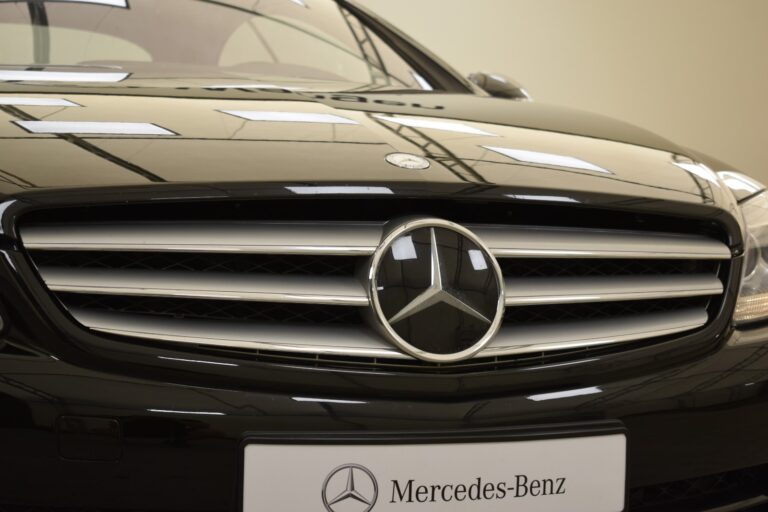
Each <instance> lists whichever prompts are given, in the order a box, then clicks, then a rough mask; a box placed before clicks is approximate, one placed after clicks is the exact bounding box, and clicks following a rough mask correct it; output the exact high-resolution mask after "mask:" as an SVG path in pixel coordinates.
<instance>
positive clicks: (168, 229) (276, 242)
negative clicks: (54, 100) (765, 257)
mask: <svg viewBox="0 0 768 512" xmlns="http://www.w3.org/2000/svg"><path fill="white" fill-rule="evenodd" d="M468 229H470V230H471V231H473V232H474V233H476V234H477V235H478V236H479V237H480V238H481V239H482V240H483V242H484V243H485V244H486V245H487V246H488V247H489V248H490V249H491V252H492V253H493V254H494V255H495V256H496V257H500V258H528V257H540V258H624V259H630V258H640V259H713V260H725V259H729V258H730V257H731V252H730V250H729V249H728V247H727V246H726V245H725V244H723V243H721V242H718V241H717V240H713V239H709V238H706V237H703V236H697V235H682V234H665V233H650V232H649V233H645V232H640V231H619V230H615V231H614V230H594V229H582V228H568V229H566V228H549V227H533V226H527V227H526V226H493V225H477V226H468ZM383 236H384V224H383V223H375V222H368V223H366V222H146V223H130V224H128V223H103V224H98V223H97V224H66V225H61V226H57V225H51V224H46V225H37V226H27V227H25V228H24V229H23V231H22V239H23V242H24V245H25V246H26V247H27V248H28V249H36V250H68V251H88V250H94V251H145V252H182V251H183V252H212V253H220V252H243V253H251V254H325V255H371V254H373V253H374V251H375V250H376V248H377V247H378V246H379V244H380V242H381V240H382V238H383Z"/></svg>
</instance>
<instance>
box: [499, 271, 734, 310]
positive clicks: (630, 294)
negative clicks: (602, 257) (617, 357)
mask: <svg viewBox="0 0 768 512" xmlns="http://www.w3.org/2000/svg"><path fill="white" fill-rule="evenodd" d="M722 293H723V283H721V282H720V280H719V279H718V278H717V276H714V275H706V274H702V275H682V276H643V277H639V276H621V277H586V278H582V277H562V278H558V277H549V278H546V277H545V278H541V277H529V278H518V279H516V278H507V279H506V303H507V306H533V305H540V304H576V303H583V302H612V301H630V300H631V301H634V300H651V299H670V298H678V297H701V296H708V295H720V294H722Z"/></svg>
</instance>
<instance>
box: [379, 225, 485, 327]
mask: <svg viewBox="0 0 768 512" xmlns="http://www.w3.org/2000/svg"><path fill="white" fill-rule="evenodd" d="M429 231H430V260H431V267H432V276H431V277H432V284H431V286H430V287H429V288H427V289H426V290H424V291H423V292H422V293H421V294H420V295H419V296H418V297H416V298H415V299H413V300H412V301H411V302H410V303H409V304H408V305H407V306H405V307H404V308H403V309H401V310H400V311H399V312H397V313H396V314H395V315H394V316H393V317H392V318H390V319H389V323H390V325H394V324H396V323H398V322H401V321H403V320H405V319H406V318H409V317H411V316H413V315H415V314H416V313H419V312H421V311H424V310H425V309H428V308H431V307H432V306H435V305H437V304H441V303H444V304H448V305H449V306H451V307H454V308H456V309H458V310H459V311H463V312H464V313H466V314H468V315H471V316H474V317H475V318H478V319H480V320H482V321H483V322H486V323H489V324H490V323H491V320H490V319H489V318H488V317H486V316H485V315H484V314H482V313H481V312H479V311H478V310H476V309H475V308H473V307H472V306H470V305H469V304H467V303H466V302H465V301H464V300H462V299H461V297H459V295H458V294H457V293H456V292H454V291H452V290H451V289H450V288H448V287H446V285H445V280H444V277H443V269H442V266H441V265H440V251H439V250H438V246H437V236H436V235H435V228H431V229H430V230H429Z"/></svg>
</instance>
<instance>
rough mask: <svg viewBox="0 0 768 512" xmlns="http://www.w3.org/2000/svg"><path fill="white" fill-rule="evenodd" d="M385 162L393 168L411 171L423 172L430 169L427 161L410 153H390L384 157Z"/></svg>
mask: <svg viewBox="0 0 768 512" xmlns="http://www.w3.org/2000/svg"><path fill="white" fill-rule="evenodd" d="M386 160H387V162H389V163H390V164H392V165H394V166H395V167H400V168H401V169H410V170H412V171H423V170H425V169H429V167H430V163H429V160H427V159H426V158H424V157H423V156H419V155H412V154H410V153H390V154H388V155H387V156H386Z"/></svg>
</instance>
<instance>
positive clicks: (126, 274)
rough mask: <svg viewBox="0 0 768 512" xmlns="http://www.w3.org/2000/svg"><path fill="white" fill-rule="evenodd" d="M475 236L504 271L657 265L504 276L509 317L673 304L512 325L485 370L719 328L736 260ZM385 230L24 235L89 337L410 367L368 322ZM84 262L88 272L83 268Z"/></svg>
mask: <svg viewBox="0 0 768 512" xmlns="http://www.w3.org/2000/svg"><path fill="white" fill-rule="evenodd" d="M465 227H466V228H467V229H469V230H470V231H472V232H473V233H475V234H476V235H477V236H478V237H479V238H480V239H481V240H482V241H483V242H484V243H485V244H486V245H487V246H488V247H489V249H490V251H491V252H492V254H493V255H494V256H495V257H496V258H497V259H498V260H499V261H500V263H502V267H503V268H504V267H505V265H503V263H504V262H505V261H511V260H518V261H520V262H523V261H530V260H536V261H547V262H550V263H551V265H552V266H553V268H557V267H558V265H560V264H561V263H562V264H563V265H566V264H568V263H569V262H573V261H579V262H583V263H584V265H587V266H589V265H590V262H593V263H594V265H603V264H605V262H611V263H612V264H617V262H618V264H619V266H620V264H621V262H635V263H637V262H646V263H647V268H648V270H647V271H644V272H643V273H642V275H631V274H619V275H604V276H603V275H599V272H589V273H585V274H584V275H581V274H579V273H578V272H568V273H566V274H565V275H556V274H557V273H556V272H555V273H552V274H550V275H547V274H546V272H539V273H538V274H534V275H517V274H515V273H512V274H511V275H510V274H509V273H508V274H507V275H505V283H506V296H505V303H506V305H507V309H508V311H510V310H511V309H513V308H533V307H547V306H553V307H558V308H566V309H567V308H571V307H576V305H582V306H584V305H586V307H589V308H592V309H594V310H595V311H600V308H603V307H604V306H605V305H608V304H611V303H616V304H624V303H627V304H634V303H643V302H644V301H649V302H650V301H656V302H659V303H663V304H665V305H667V304H668V305H669V306H670V307H669V308H666V307H665V308H659V310H658V311H651V312H642V313H638V314H634V313H632V312H631V311H632V308H625V309H627V311H629V312H630V313H628V314H622V315H618V316H610V315H600V314H596V315H592V314H589V315H582V316H578V315H576V317H574V318H572V319H571V318H568V319H560V320H558V321H555V322H552V321H538V322H515V321H512V320H509V319H505V322H504V323H503V325H502V327H501V329H500V330H499V332H498V334H497V335H496V336H495V337H494V339H493V340H492V341H491V342H490V343H489V344H488V345H487V346H486V347H485V348H484V349H483V350H482V351H481V352H480V353H478V354H477V355H475V356H474V359H476V360H488V359H492V358H493V359H498V358H502V357H513V356H519V355H523V354H534V353H548V352H557V351H564V350H574V349H581V348H591V347H604V346H611V345H617V346H619V345H621V344H625V343H628V342H632V341H640V340H650V339H657V338H662V337H665V336H670V335H677V334H683V333H688V332H693V331H695V330H697V329H700V328H702V327H704V326H705V325H707V324H708V322H709V321H711V320H712V318H711V314H710V311H711V310H712V308H710V307H708V306H710V305H711V303H712V301H719V300H721V299H720V297H721V296H722V294H723V291H724V287H725V283H723V281H722V279H723V278H722V277H721V275H724V274H723V273H721V272H719V269H720V266H721V264H722V263H723V262H725V261H727V260H729V259H730V258H731V253H730V250H729V249H728V247H727V246H726V245H725V244H723V243H722V242H720V241H718V240H715V239H711V238H708V237H705V236H700V235H683V234H671V233H658V232H643V231H625V230H610V229H586V228H553V227H535V226H508V225H487V224H483V225H466V226H465ZM386 230H387V226H386V224H385V223H383V222H336V221H324V222H293V221H292V222H274V221H272V222H243V221H239V222H235V221H218V222H197V221H195V222H183V221H180V222H175V221H174V222H170V221H163V222H105V223H66V224H55V223H50V224H33V225H28V226H23V227H22V229H21V231H20V232H21V237H22V242H23V244H24V246H25V248H26V249H27V250H28V251H29V253H30V255H31V257H32V260H33V261H34V263H35V264H36V266H37V269H38V271H39V274H40V276H41V278H42V280H43V281H44V283H45V284H46V286H47V287H48V288H49V290H51V292H53V293H54V294H55V295H57V296H58V297H59V299H60V300H61V302H62V304H63V305H64V307H65V308H67V309H68V310H69V312H70V314H71V315H72V316H73V317H74V319H75V320H76V321H77V322H78V323H80V324H81V325H83V326H84V327H86V328H89V329H91V330H93V331H96V332H101V333H107V334H113V335H119V336H125V337H129V338H140V339H145V340H158V341H165V342H173V343H181V344H187V345H193V346H211V347H226V348H231V349H238V350H253V351H259V352H263V353H275V354H277V353H281V354H296V355H305V356H309V357H314V356H340V357H353V358H372V359H375V360H392V361H405V360H409V359H411V356H409V355H407V354H405V353H403V352H401V351H400V350H398V349H397V348H395V347H394V346H392V345H390V344H389V343H387V342H386V341H385V340H384V338H383V337H382V336H380V335H379V334H378V333H377V332H376V330H375V329H373V328H372V327H370V326H369V325H368V324H367V323H366V322H365V321H364V320H363V317H364V316H365V315H364V314H362V313H364V312H365V311H367V310H368V308H369V306H370V299H369V297H368V293H367V291H366V287H367V282H366V272H367V270H368V267H367V265H369V260H370V257H371V256H372V255H373V253H374V252H375V251H376V249H377V248H378V246H379V244H380V243H381V241H382V239H383V238H384V236H385V233H386ZM101 254H103V255H105V258H106V259H107V260H109V258H110V256H112V255H114V256H119V257H120V258H122V259H123V260H129V261H130V260H132V259H133V258H134V257H138V255H153V254H157V255H162V256H164V257H165V258H166V259H168V258H171V259H172V258H184V257H188V256H190V255H200V256H201V257H202V256H204V257H209V256H210V257H220V256H221V257H223V256H228V257H229V256H236V257H238V258H244V259H248V258H251V257H253V258H257V257H261V258H263V257H267V258H269V257H274V258H275V259H279V258H281V257H286V258H291V259H293V260H294V261H301V259H302V258H307V260H310V259H315V260H317V259H321V260H323V261H328V265H329V267H331V268H333V271H332V272H329V273H328V274H326V275H313V274H311V273H307V272H299V273H290V272H289V273H287V274H278V273H264V272H233V271H231V268H230V267H227V266H223V267H221V268H219V269H218V270H216V266H215V265H213V266H212V267H211V268H210V269H208V268H206V270H205V271H200V270H199V269H196V268H192V269H191V270H183V269H180V268H175V269H173V270H165V269H162V268H153V267H152V265H147V266H146V268H142V266H141V265H137V266H131V265H126V266H124V267H123V268H121V266H120V265H111V264H110V263H109V262H106V263H104V261H103V260H102V261H101V262H100V263H95V264H89V263H88V262H87V261H86V260H85V258H86V256H85V255H101ZM57 255H58V256H61V255H65V256H66V257H60V258H57V257H56V256H57ZM80 257H82V258H83V263H82V264H78V263H77V262H78V258H80ZM89 257H93V256H89ZM334 258H339V259H341V258H357V260H356V261H357V262H358V265H357V269H358V270H357V272H350V273H349V274H348V275H346V274H344V275H341V273H340V272H339V270H338V269H339V268H342V269H345V268H347V266H341V265H338V266H337V265H334V264H333V259H334ZM57 259H58V261H57ZM62 262H63V263H62ZM657 263H659V264H661V263H665V264H669V265H668V266H670V265H671V268H674V269H675V271H673V272H669V271H668V269H666V270H664V271H659V273H658V274H654V273H653V268H654V265H656V264H657ZM689 263H690V265H689ZM299 265H300V263H299ZM273 266H274V265H273ZM660 266H661V265H660ZM688 267H690V268H688ZM263 268H271V267H270V266H267V267H263ZM311 268H314V267H311ZM678 270H679V271H678ZM539 274H544V275H539ZM361 276H362V277H361ZM71 296H83V297H86V296H87V297H94V298H98V297H104V298H110V297H131V298H136V299H137V300H139V301H141V300H150V299H158V298H162V299H167V300H178V301H188V302H191V303H193V304H196V305H200V304H203V303H202V302H195V301H206V302H205V304H208V303H209V302H211V301H213V302H215V301H222V302H226V303H227V304H230V303H243V304H246V303H259V304H262V303H263V304H282V305H284V306H285V307H288V308H290V307H294V305H295V307H299V305H305V306H310V305H318V306H319V305H326V306H328V307H334V308H350V309H354V310H355V311H360V313H361V315H360V321H359V323H349V322H344V323H340V324H334V323H332V322H331V323H328V324H317V325H313V324H312V323H311V322H308V323H287V322H279V321H278V322H275V321H261V320H259V321H254V320H251V321H249V320H244V319H239V318H227V319H215V320H212V319H206V318H196V317H194V315H190V314H180V315H178V314H177V315H174V314H159V313H157V312H151V311H149V310H148V311H147V312H144V313H143V312H136V311H126V310H121V309H119V308H117V309H116V308H111V309H110V308H98V307H97V308H94V307H89V306H85V307H83V306H82V305H81V304H68V302H67V297H71ZM692 299H695V300H692ZM699 299H700V300H699ZM96 302H98V301H96ZM590 311H591V310H590ZM230 316H231V315H230ZM566 317H567V315H566Z"/></svg>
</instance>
